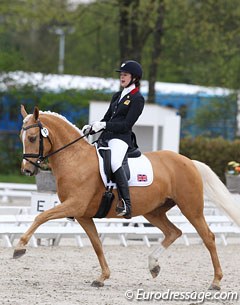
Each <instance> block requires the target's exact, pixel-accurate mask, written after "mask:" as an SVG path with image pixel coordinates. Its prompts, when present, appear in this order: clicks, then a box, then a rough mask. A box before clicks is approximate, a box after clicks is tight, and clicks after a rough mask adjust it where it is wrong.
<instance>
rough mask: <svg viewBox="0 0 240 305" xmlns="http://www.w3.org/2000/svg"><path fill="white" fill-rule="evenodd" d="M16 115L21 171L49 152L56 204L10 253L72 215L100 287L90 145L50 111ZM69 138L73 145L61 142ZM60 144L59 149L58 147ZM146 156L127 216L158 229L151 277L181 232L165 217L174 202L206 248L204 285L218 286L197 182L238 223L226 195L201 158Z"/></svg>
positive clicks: (96, 188)
mask: <svg viewBox="0 0 240 305" xmlns="http://www.w3.org/2000/svg"><path fill="white" fill-rule="evenodd" d="M21 113H22V116H23V118H24V120H23V127H22V131H21V139H22V142H23V152H24V158H25V159H24V160H23V162H22V172H23V173H25V174H27V175H34V174H36V170H37V165H38V164H39V162H40V161H41V160H42V159H43V156H46V155H48V156H49V155H51V156H49V161H50V163H51V167H52V170H53V173H54V175H55V178H56V183H57V193H58V196H59V199H60V201H61V203H62V204H60V205H58V206H55V207H54V208H52V209H49V210H47V211H45V212H43V213H41V214H39V215H38V216H37V217H36V218H35V220H34V222H33V223H32V225H31V226H30V228H29V229H28V230H27V232H26V233H25V234H23V235H22V236H21V238H20V240H19V242H18V244H17V246H16V248H15V251H14V256H13V257H14V258H18V257H20V256H22V255H23V254H24V253H25V251H26V248H25V246H26V244H27V243H28V241H29V239H30V238H31V236H32V235H33V233H34V232H35V231H36V229H37V228H38V227H39V226H40V225H41V224H43V223H45V222H46V221H48V220H51V219H57V218H63V217H69V216H73V217H75V218H76V219H77V221H78V222H79V224H80V225H81V226H82V227H83V228H84V230H85V231H86V233H87V235H88V237H89V239H90V241H91V243H92V246H93V248H94V250H95V252H96V254H97V257H98V260H99V263H100V265H101V275H100V276H99V277H98V278H97V279H96V280H95V281H93V283H92V286H97V287H101V286H103V285H104V281H105V280H106V279H108V278H109V277H110V270H109V267H108V264H107V262H106V259H105V256H104V253H103V250H102V245H101V242H100V240H99V237H98V233H97V230H96V227H95V224H94V222H93V219H92V218H93V216H94V215H95V214H96V212H97V210H98V207H99V204H100V201H101V196H102V194H103V192H104V191H105V188H104V185H103V182H102V180H101V177H100V174H99V165H98V159H97V153H96V149H95V147H94V146H93V145H91V144H89V143H88V141H87V140H85V139H82V140H79V141H74V140H75V139H79V137H81V136H82V132H81V131H80V130H79V129H78V128H77V127H75V126H74V125H72V124H71V123H70V122H68V121H67V120H66V119H65V118H64V117H62V116H60V115H58V114H56V113H51V112H39V110H38V108H37V107H35V109H34V112H33V114H27V112H26V110H25V108H24V107H23V106H22V107H21ZM71 142H74V144H72V145H67V144H69V143H71ZM65 146H67V147H65ZM63 147H65V148H64V149H61V148H63ZM146 156H147V158H149V160H150V161H151V163H152V167H153V174H154V180H153V183H152V184H151V185H150V186H146V187H139V188H138V187H131V189H130V193H131V200H132V214H133V216H137V215H144V217H145V218H146V219H147V220H148V221H149V222H150V223H151V224H153V225H154V226H156V227H158V228H159V229H160V230H161V231H162V232H163V233H164V239H163V241H162V242H161V245H160V246H159V247H158V248H157V249H156V250H155V251H153V252H152V253H151V254H150V255H149V269H150V272H151V274H152V276H153V277H156V276H157V275H158V273H159V271H160V267H159V264H158V259H159V257H160V254H161V253H162V251H163V250H165V249H166V248H168V247H169V246H170V245H171V244H172V243H173V242H174V241H175V240H176V239H177V238H178V237H180V236H181V234H182V232H181V230H179V229H178V228H177V227H176V226H175V225H174V224H173V223H171V222H170V220H169V219H168V218H167V215H166V212H167V211H168V210H169V209H171V208H172V207H173V206H174V205H178V207H179V208H180V210H181V212H182V213H183V214H184V215H185V216H186V217H187V218H188V220H189V221H190V222H191V224H192V225H193V226H194V227H195V228H196V230H197V232H198V233H199V235H200V237H201V238H202V240H203V242H204V244H205V246H206V247H207V249H208V251H209V252H210V255H211V259H212V264H213V268H214V278H213V282H212V283H211V286H210V288H211V289H220V281H221V279H222V276H223V275H222V270H221V266H220V262H219V259H218V255H217V251H216V245H215V240H214V234H213V233H212V232H211V231H210V229H209V227H208V225H207V223H206V221H205V219H204V215H203V183H202V180H203V182H204V186H206V187H204V188H205V189H206V191H207V195H208V197H209V198H210V199H213V200H214V201H215V202H217V203H218V204H219V205H220V206H222V207H223V208H224V207H225V208H226V209H227V210H228V212H229V211H230V214H231V216H232V217H233V218H234V219H235V221H236V222H237V223H238V224H239V225H240V213H239V211H238V210H237V209H235V208H234V207H235V206H234V203H233V201H232V198H231V195H230V193H229V192H228V190H227V189H226V187H225V186H224V185H223V184H222V182H221V181H220V180H219V179H218V177H217V176H216V175H215V174H214V173H213V171H212V170H211V169H210V168H209V167H208V166H206V165H205V164H203V163H201V162H198V161H192V160H190V159H188V158H186V157H184V156H182V155H180V154H177V153H174V152H171V151H157V152H150V153H146ZM36 159H37V160H36ZM114 192H115V191H114ZM115 197H117V196H115ZM115 206H116V200H114V201H113V205H112V208H111V209H110V211H109V213H108V215H107V217H113V218H114V217H116V214H115Z"/></svg>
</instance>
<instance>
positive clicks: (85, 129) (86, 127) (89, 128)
mask: <svg viewBox="0 0 240 305" xmlns="http://www.w3.org/2000/svg"><path fill="white" fill-rule="evenodd" d="M91 129H92V126H91V125H84V126H83V128H82V132H83V134H86V133H89V132H90V130H91Z"/></svg>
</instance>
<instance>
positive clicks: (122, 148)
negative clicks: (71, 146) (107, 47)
mask: <svg viewBox="0 0 240 305" xmlns="http://www.w3.org/2000/svg"><path fill="white" fill-rule="evenodd" d="M116 72H119V73H120V85H121V87H122V88H123V90H121V91H119V92H117V93H115V94H114V95H113V97H112V100H111V103H110V106H109V108H108V110H107V112H106V114H105V115H104V117H103V119H102V120H101V121H97V122H94V123H93V124H92V125H85V126H84V127H83V132H84V133H86V131H90V130H92V131H94V132H99V131H101V130H103V132H102V134H101V136H100V138H101V139H102V140H103V141H105V142H107V143H108V146H109V147H110V149H111V169H112V172H113V175H114V179H115V182H116V184H117V187H118V190H119V193H120V195H121V197H122V198H121V200H122V203H123V208H122V209H121V211H120V210H119V208H118V209H117V216H124V217H125V218H131V201H130V194H129V188H128V181H127V176H126V173H125V171H124V169H123V167H122V162H123V160H124V157H125V155H126V153H127V150H128V148H132V146H133V143H132V137H131V136H132V127H133V125H134V124H135V122H136V121H137V119H138V117H139V116H140V114H141V113H142V111H143V107H144V102H145V101H144V98H143V96H142V95H141V93H140V92H139V87H140V79H141V78H142V67H141V65H140V64H139V63H138V62H136V61H134V60H127V61H124V62H123V63H122V64H121V66H120V68H119V69H118V70H116Z"/></svg>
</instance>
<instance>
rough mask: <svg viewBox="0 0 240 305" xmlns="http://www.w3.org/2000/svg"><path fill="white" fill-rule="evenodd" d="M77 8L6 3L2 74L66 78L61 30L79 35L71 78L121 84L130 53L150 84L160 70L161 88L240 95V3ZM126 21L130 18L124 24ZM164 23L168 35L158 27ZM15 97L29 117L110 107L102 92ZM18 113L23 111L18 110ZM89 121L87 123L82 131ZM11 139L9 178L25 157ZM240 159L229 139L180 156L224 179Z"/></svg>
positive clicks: (152, 1) (157, 1) (63, 2)
mask: <svg viewBox="0 0 240 305" xmlns="http://www.w3.org/2000/svg"><path fill="white" fill-rule="evenodd" d="M69 3H70V1H67V0H41V1H39V0H1V1H0V71H1V72H9V71H16V70H22V71H29V72H43V73H58V51H59V37H58V36H57V35H56V34H54V33H53V32H54V30H55V29H56V28H57V27H61V28H63V29H65V30H66V31H67V30H69V29H73V30H74V31H73V32H72V33H69V34H66V40H65V43H66V49H65V61H64V68H65V70H64V73H66V74H75V75H83V76H84V75H86V76H99V77H116V73H115V72H114V71H115V68H116V67H118V66H119V63H120V62H121V60H122V59H124V58H123V50H125V51H126V50H127V52H128V53H127V54H129V56H132V58H133V59H135V58H136V57H137V58H141V63H142V65H143V69H144V79H150V78H151V73H152V70H151V67H152V66H153V64H154V66H155V67H157V70H156V71H157V72H156V77H155V80H156V81H162V82H176V83H186V84H197V85H204V86H221V87H227V88H230V89H234V90H236V91H237V90H239V83H240V56H239V53H240V52H239V51H240V31H239V28H240V1H239V0H228V1H226V0H218V1H216V0H204V1H203V0H149V1H146V0H131V1H128V0H98V1H93V2H89V3H88V4H87V5H86V4H83V3H80V4H78V5H76V6H72V5H70V4H69ZM158 12H160V14H158ZM122 13H124V14H125V16H126V18H125V21H124V22H123V20H122V17H123V16H124V14H122ZM159 18H160V21H161V22H162V23H161V26H162V27H161V29H160V28H159V27H158V26H157V25H158V23H157V22H158V21H159ZM123 28H125V29H126V32H124V31H123ZM123 33H125V36H124V35H123ZM130 33H131V35H130ZM157 34H159V35H157ZM126 35H127V36H126ZM156 39H157V40H156ZM155 51H157V53H156V52H155ZM154 54H157V56H155V57H154ZM2 94H6V93H2ZM7 94H9V95H11V96H13V97H14V99H15V100H16V103H18V104H19V103H20V102H23V103H24V102H25V103H26V104H27V105H28V110H29V111H31V110H32V106H33V105H32V104H31V103H30V102H29V100H30V99H31V100H33V101H34V103H36V104H38V105H39V106H40V107H42V108H43V109H45V108H47V107H48V108H50V107H51V109H52V110H55V111H58V109H59V108H58V107H59V105H61V107H63V105H64V103H65V101H66V100H68V101H69V104H70V105H71V107H73V108H72V109H78V110H79V109H84V107H87V104H88V101H89V100H91V99H97V100H101V99H107V100H109V97H108V96H102V94H101V93H99V92H93V91H84V92H73V91H71V90H69V91H66V92H58V93H52V92H39V91H38V90H33V88H28V87H27V86H26V87H25V88H23V89H22V90H19V89H18V90H16V88H11V89H10V90H9V91H8V93H7ZM80 101H81V102H80ZM230 104H232V102H231V101H229V102H227V103H226V104H225V106H224V109H223V108H222V107H220V109H219V105H218V104H215V106H214V105H213V106H214V108H213V109H209V108H207V109H202V112H201V113H198V115H197V116H196V118H194V119H193V120H192V122H191V124H199V125H204V126H207V123H208V121H209V119H210V117H211V116H213V115H214V116H216V117H217V116H219V115H220V116H221V117H223V116H226V114H228V116H229V115H230V116H231V115H234V109H236V108H234V107H235V106H234V105H233V107H229V106H230ZM12 109H13V110H12V111H16V112H17V111H18V108H17V107H15V108H12ZM217 109H218V111H217ZM229 109H231V110H229ZM229 111H231V113H229ZM226 117H227V116H226ZM85 120H86V118H85V117H84V116H83V117H81V118H80V119H79V122H78V124H79V125H81V124H83V122H84V121H85ZM205 136H207V133H206V134H205ZM11 137H16V135H15V136H11ZM11 137H10V136H9V137H6V138H5V137H4V138H2V139H1V143H0V149H1V151H2V153H1V155H0V171H1V172H6V173H8V172H14V171H15V172H16V171H19V161H20V159H21V151H20V150H19V147H15V145H14V144H13V142H14V141H13V139H12V138H11ZM15 140H16V139H15ZM6 144H7V145H6ZM7 146H8V147H9V148H8V150H7ZM16 151H17V157H15V156H16ZM238 151H239V141H238V140H236V141H234V142H228V141H225V140H223V139H221V138H217V139H208V138H196V139H189V138H186V139H184V140H182V142H181V149H180V152H181V153H183V154H185V155H187V156H189V157H190V158H195V159H198V160H201V161H203V162H206V163H207V164H208V165H210V166H211V167H212V168H213V169H214V170H215V171H216V173H218V174H219V175H220V176H221V178H222V179H224V177H223V175H224V174H223V173H224V169H225V166H226V163H227V162H228V161H230V160H236V161H239V160H240V156H239V154H238Z"/></svg>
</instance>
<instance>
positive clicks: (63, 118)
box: [39, 111, 86, 139]
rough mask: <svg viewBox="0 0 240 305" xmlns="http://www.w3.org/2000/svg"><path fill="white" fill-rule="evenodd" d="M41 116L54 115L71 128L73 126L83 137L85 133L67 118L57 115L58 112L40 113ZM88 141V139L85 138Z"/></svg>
mask: <svg viewBox="0 0 240 305" xmlns="http://www.w3.org/2000/svg"><path fill="white" fill-rule="evenodd" d="M39 114H47V115H53V116H55V117H57V118H59V119H61V120H63V121H64V122H66V123H67V124H69V125H70V126H72V127H73V128H74V129H75V130H76V131H77V132H78V133H79V134H80V135H83V132H82V130H81V129H79V128H78V127H77V126H76V125H74V124H73V123H72V122H70V121H69V120H68V119H67V118H65V116H63V115H61V114H59V113H56V112H52V111H39ZM85 139H86V138H85Z"/></svg>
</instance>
